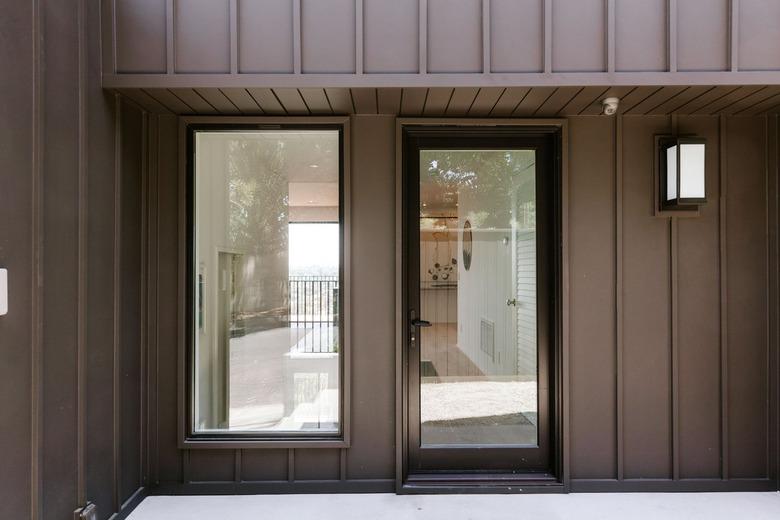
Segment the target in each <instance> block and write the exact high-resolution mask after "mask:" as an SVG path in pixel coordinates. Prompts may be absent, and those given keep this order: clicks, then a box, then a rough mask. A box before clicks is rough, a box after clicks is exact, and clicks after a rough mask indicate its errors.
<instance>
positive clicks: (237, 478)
mask: <svg viewBox="0 0 780 520" xmlns="http://www.w3.org/2000/svg"><path fill="white" fill-rule="evenodd" d="M243 453H244V452H243V450H240V449H239V450H234V451H233V481H234V482H235V483H236V484H238V483H240V482H241V480H243V477H242V476H241V473H242V470H241V463H242V458H243Z"/></svg>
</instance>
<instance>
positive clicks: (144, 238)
mask: <svg viewBox="0 0 780 520" xmlns="http://www.w3.org/2000/svg"><path fill="white" fill-rule="evenodd" d="M148 157H149V112H147V111H145V110H144V111H143V113H142V114H141V279H140V293H141V309H140V311H141V319H140V329H141V330H140V337H141V352H140V360H139V361H140V369H141V373H140V377H141V384H140V385H139V394H140V395H139V396H138V398H139V400H140V403H139V406H138V408H139V410H138V411H139V424H140V425H141V435H140V438H139V439H138V442H139V447H138V457H139V470H140V477H141V479H140V480H141V482H140V485H141V486H146V485H147V482H148V480H147V477H148V475H149V472H148V469H149V465H148V458H147V443H146V439H147V436H148V434H149V422H148V420H147V409H148V405H149V403H148V399H147V396H148V393H147V389H148V386H147V385H148V377H149V371H148V368H147V353H148V349H149V328H148V323H149V301H148V299H147V298H148V291H149V284H148V283H146V280H148V277H149V270H148V265H147V263H146V261H145V260H146V258H147V257H148V255H149V214H148V211H149V163H148V161H147V158H148Z"/></svg>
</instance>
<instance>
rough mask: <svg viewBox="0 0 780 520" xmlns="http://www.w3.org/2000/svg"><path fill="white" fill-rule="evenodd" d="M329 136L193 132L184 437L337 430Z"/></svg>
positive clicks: (333, 147) (335, 236)
mask: <svg viewBox="0 0 780 520" xmlns="http://www.w3.org/2000/svg"><path fill="white" fill-rule="evenodd" d="M339 160H340V158H339V132H338V131H337V130H311V131H309V130H273V131H241V132H238V131H198V132H196V133H195V168H194V174H195V204H194V212H195V213H194V225H195V230H194V231H195V233H194V240H195V243H194V245H193V255H194V259H193V261H194V272H195V273H196V280H194V281H193V282H194V284H195V287H194V299H195V302H194V309H193V310H194V312H195V315H194V316H195V319H194V320H193V321H194V328H195V331H194V349H195V352H194V387H193V388H194V391H193V399H194V430H195V432H213V431H230V432H256V433H268V434H285V435H290V434H295V433H301V434H312V433H337V432H339V431H340V424H339V417H340V410H339V408H340V401H341V399H340V384H339V381H340V376H339V372H340V360H339V356H340V352H341V348H340V345H341V343H340V342H341V335H340V333H339V324H340V313H339V309H340V306H339V302H340V300H341V298H340V296H341V294H340V262H341V232H340V212H339V203H340V195H339V194H340V188H339Z"/></svg>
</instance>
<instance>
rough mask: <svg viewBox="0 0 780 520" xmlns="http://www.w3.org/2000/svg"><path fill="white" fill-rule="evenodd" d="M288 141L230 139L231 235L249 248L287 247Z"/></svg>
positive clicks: (233, 240)
mask: <svg viewBox="0 0 780 520" xmlns="http://www.w3.org/2000/svg"><path fill="white" fill-rule="evenodd" d="M284 144H285V143H284V142H283V141H281V140H277V141H270V140H269V141H268V142H264V143H262V145H261V143H259V142H258V141H255V140H247V139H238V140H233V141H229V143H228V177H229V186H230V224H229V229H228V233H229V238H230V242H231V245H232V247H235V248H236V249H240V250H242V251H245V252H252V253H258V252H259V251H260V248H261V247H262V249H263V250H265V251H266V252H268V251H276V252H277V253H278V254H282V253H283V252H285V251H286V250H287V232H286V230H285V229H284V228H285V227H286V226H287V220H288V218H287V213H288V209H287V202H288V200H287V199H288V193H287V192H288V190H287V183H288V180H287V175H286V174H285V164H284V163H285V154H284Z"/></svg>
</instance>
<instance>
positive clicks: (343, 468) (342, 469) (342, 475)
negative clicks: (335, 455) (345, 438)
mask: <svg viewBox="0 0 780 520" xmlns="http://www.w3.org/2000/svg"><path fill="white" fill-rule="evenodd" d="M339 479H340V480H342V481H345V480H347V449H346V448H341V449H340V450H339Z"/></svg>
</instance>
